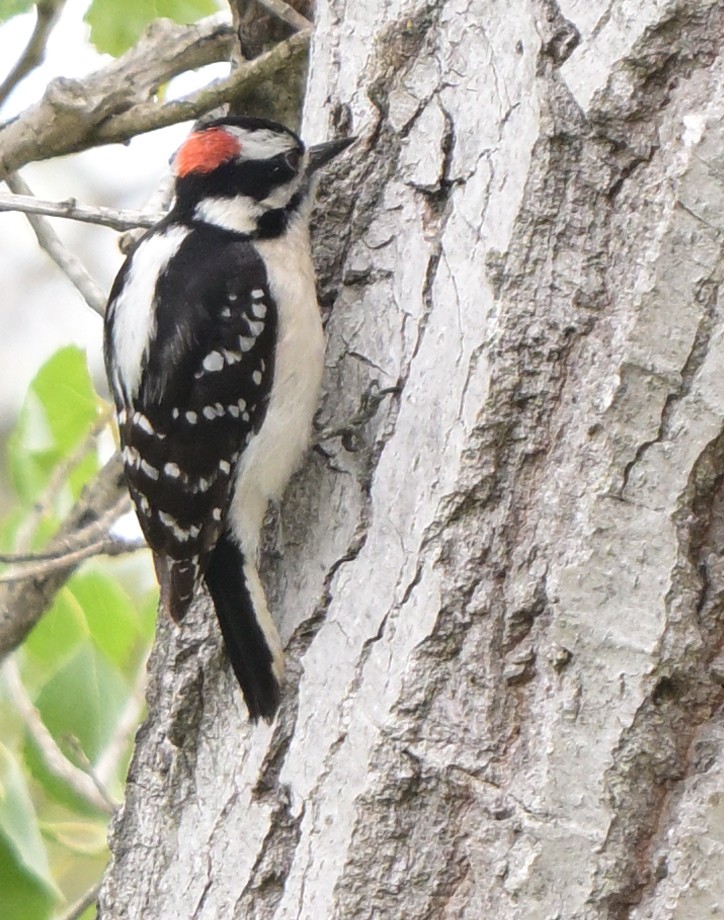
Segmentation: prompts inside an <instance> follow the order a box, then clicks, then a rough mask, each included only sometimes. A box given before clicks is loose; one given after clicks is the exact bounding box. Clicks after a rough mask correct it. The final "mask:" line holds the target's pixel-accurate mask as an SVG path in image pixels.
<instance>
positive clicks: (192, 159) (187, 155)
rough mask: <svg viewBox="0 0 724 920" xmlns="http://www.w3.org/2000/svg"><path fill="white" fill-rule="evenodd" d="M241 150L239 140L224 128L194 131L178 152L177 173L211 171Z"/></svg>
mask: <svg viewBox="0 0 724 920" xmlns="http://www.w3.org/2000/svg"><path fill="white" fill-rule="evenodd" d="M240 150H241V144H240V143H239V141H238V140H237V139H236V138H235V137H233V135H231V134H229V133H228V132H226V131H224V129H223V128H207V129H206V130H205V131H204V130H202V131H194V133H193V134H192V135H191V136H190V137H189V138H188V140H186V141H184V143H183V144H182V145H181V147H180V148H179V151H178V153H177V154H176V159H175V160H174V167H175V170H176V175H177V176H180V177H183V176H188V175H189V173H210V172H211V171H212V170H214V169H216V167H217V166H221V164H222V163H227V162H228V161H229V160H233V159H234V157H235V156H237V155H238V154H239V151H240Z"/></svg>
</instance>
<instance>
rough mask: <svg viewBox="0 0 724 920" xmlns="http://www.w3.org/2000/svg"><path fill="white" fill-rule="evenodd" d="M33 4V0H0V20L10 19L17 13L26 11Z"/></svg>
mask: <svg viewBox="0 0 724 920" xmlns="http://www.w3.org/2000/svg"><path fill="white" fill-rule="evenodd" d="M34 5H35V4H34V3H33V0H0V22H5V20H6V19H12V17H13V16H17V15H18V14H19V13H27V12H28V10H29V9H30V7H31V6H34Z"/></svg>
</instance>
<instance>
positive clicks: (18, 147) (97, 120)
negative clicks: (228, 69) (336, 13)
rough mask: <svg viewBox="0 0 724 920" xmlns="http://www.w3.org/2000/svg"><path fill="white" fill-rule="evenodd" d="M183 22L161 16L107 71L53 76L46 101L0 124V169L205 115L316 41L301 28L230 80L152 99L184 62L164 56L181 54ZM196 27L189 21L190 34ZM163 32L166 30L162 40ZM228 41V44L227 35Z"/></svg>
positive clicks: (294, 60)
mask: <svg viewBox="0 0 724 920" xmlns="http://www.w3.org/2000/svg"><path fill="white" fill-rule="evenodd" d="M200 25H201V24H199V26H200ZM179 28H180V27H177V26H175V25H174V24H172V23H168V22H167V21H166V20H160V21H158V22H157V23H156V24H155V28H151V29H150V32H149V31H148V30H147V32H146V33H145V35H144V36H143V37H142V38H141V39H140V41H139V42H138V44H137V45H136V47H135V48H134V49H133V51H131V52H129V53H128V55H125V56H124V57H123V58H121V59H119V61H117V62H115V63H114V64H112V65H110V66H109V67H108V68H107V69H106V70H104V71H98V72H97V73H95V74H91V76H89V77H88V78H87V79H86V80H85V81H79V80H64V81H63V80H55V81H53V83H51V84H50V86H49V87H48V90H47V91H46V94H45V96H44V98H43V99H42V101H41V102H39V103H38V104H37V105H35V106H33V107H32V108H30V109H28V110H27V111H26V112H25V113H24V114H23V115H21V116H20V117H19V118H18V119H16V120H15V121H13V122H11V123H10V124H8V125H6V126H5V127H4V128H3V129H2V130H0V173H2V172H3V171H5V172H10V171H14V170H16V169H18V168H19V167H20V166H22V165H24V164H25V163H29V162H33V161H35V160H43V159H48V158H50V157H55V156H61V155H64V154H67V153H74V152H77V151H79V150H87V149H88V148H89V147H92V146H95V145H98V144H110V143H124V142H125V141H128V140H130V139H131V138H132V137H135V136H136V135H137V134H143V133H144V132H146V131H153V130H155V129H156V128H162V127H166V126H167V125H171V124H176V123H177V122H180V121H187V120H189V119H193V118H198V117H200V116H201V115H205V114H206V113H207V112H209V111H211V110H212V109H214V108H216V107H217V106H219V105H221V104H222V103H225V102H228V101H229V100H230V99H232V98H237V97H240V98H241V99H243V97H244V95H245V94H247V93H253V92H254V90H255V89H256V88H257V87H258V86H259V85H261V84H262V83H263V82H265V81H267V80H269V79H270V78H271V77H272V75H274V77H275V79H277V78H278V74H279V72H280V70H285V69H288V68H289V67H292V66H296V65H297V64H301V62H302V61H303V59H304V58H305V57H306V53H307V48H308V46H309V33H308V32H299V33H297V34H296V35H293V36H292V37H291V38H290V39H289V40H288V41H286V42H283V43H282V44H280V45H277V46H276V47H275V48H273V49H272V50H271V51H270V52H269V53H268V54H265V55H263V56H262V57H260V58H256V59H255V60H254V61H251V62H249V63H248V64H245V65H244V66H242V67H240V68H239V69H238V70H236V71H234V73H233V74H232V75H231V76H230V77H228V78H227V79H225V80H220V81H217V82H214V83H212V84H211V85H210V86H208V87H205V88H204V89H202V90H200V91H198V92H196V93H193V94H191V95H190V96H188V97H186V98H185V99H180V100H177V101H173V102H169V103H167V104H166V105H159V104H158V103H156V102H149V101H148V99H150V97H151V96H152V95H153V92H154V91H155V89H156V88H157V86H158V85H159V83H160V82H161V80H160V79H159V77H160V74H161V73H162V72H163V73H165V74H166V76H165V78H166V79H168V77H169V76H170V75H172V74H168V73H167V71H168V70H170V69H174V70H175V72H176V73H178V72H180V71H181V70H183V69H185V68H182V67H178V66H177V65H176V66H175V67H174V68H172V67H171V66H170V65H169V62H168V61H165V60H164V56H168V55H170V56H171V59H172V60H174V61H175V59H174V58H173V54H174V53H175V52H174V49H178V46H179V41H178V34H177V33H178V30H179ZM192 28H193V27H191V26H188V27H185V31H184V40H185V41H188V38H189V36H188V34H187V33H188V32H189V31H190V30H191V29H192ZM227 28H228V27H227ZM156 31H160V32H161V35H160V39H159V43H158V45H159V46H158V47H156V45H155V43H156V38H155V32H156ZM165 31H170V32H172V33H173V34H172V38H173V39H174V41H171V40H170V39H168V37H167V36H166V35H165ZM229 31H230V30H229ZM151 39H153V41H151ZM184 47H185V46H184ZM224 48H225V49H226V50H227V51H228V42H227V43H225V44H224ZM149 57H150V58H152V59H153V60H154V61H155V60H156V59H157V58H158V59H160V63H159V64H157V66H156V67H153V66H149V62H148V58H149ZM123 61H126V65H125V67H124V66H122V62H123ZM162 64H165V68H163V67H161V65H162ZM196 66H198V65H196ZM144 68H145V70H149V69H150V70H151V71H152V73H153V74H154V75H155V78H154V79H150V78H149V77H148V76H147V75H146V73H145V72H144Z"/></svg>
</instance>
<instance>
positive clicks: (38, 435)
mask: <svg viewBox="0 0 724 920" xmlns="http://www.w3.org/2000/svg"><path fill="white" fill-rule="evenodd" d="M98 407H99V400H98V397H97V396H96V393H95V391H94V389H93V384H92V382H91V379H90V374H89V373H88V366H87V364H86V360H85V353H84V352H83V351H82V350H81V349H80V348H77V347H76V346H74V345H70V346H68V347H67V348H61V349H60V351H57V352H56V353H55V354H54V355H52V356H51V357H50V358H49V359H48V361H46V363H45V364H44V365H43V366H42V367H41V368H40V370H39V371H38V373H37V374H36V376H35V378H34V380H33V382H32V383H31V384H30V388H29V390H28V393H27V395H26V398H25V402H24V404H23V407H22V409H21V410H20V415H19V417H18V422H17V425H16V427H15V430H14V431H13V433H12V435H11V436H10V438H9V440H8V465H9V468H10V474H11V479H12V482H13V485H14V486H15V489H16V491H17V493H18V495H19V496H20V497H21V498H24V499H25V500H26V501H27V502H33V501H34V500H36V499H37V498H38V497H39V495H40V494H41V493H42V491H43V489H44V488H45V487H46V486H47V484H48V481H49V479H50V476H51V474H52V472H53V471H54V470H55V468H56V467H57V465H58V464H59V463H60V462H62V461H63V460H66V459H68V458H69V457H70V456H71V455H72V454H73V453H74V452H75V451H76V450H77V449H78V448H79V447H80V446H81V444H82V443H83V441H84V440H85V438H87V437H88V434H89V433H90V430H91V427H92V425H93V424H94V423H95V421H96V419H97V417H98ZM95 469H96V466H94V465H93V464H92V463H91V464H90V465H89V466H86V467H84V469H83V474H82V475H85V476H89V475H90V474H91V473H92V472H93V471H94V470H95ZM81 478H82V477H81ZM81 485H82V483H81V482H80V481H79V480H77V481H75V482H74V486H75V490H76V491H78V490H79V489H80V487H81Z"/></svg>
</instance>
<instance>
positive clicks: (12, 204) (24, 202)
mask: <svg viewBox="0 0 724 920" xmlns="http://www.w3.org/2000/svg"><path fill="white" fill-rule="evenodd" d="M0 211H22V212H23V213H24V214H44V215H45V216H46V217H65V218H68V220H78V221H82V222H83V223H88V224H99V225H100V226H101V227H110V228H111V229H112V230H132V229H135V228H136V227H153V225H154V224H156V223H158V221H159V220H161V218H162V217H163V214H162V213H160V212H159V213H153V214H152V213H150V212H148V211H123V210H120V209H118V208H102V207H90V206H88V205H83V204H78V203H77V202H76V200H75V199H74V198H69V199H68V200H67V201H45V200H43V199H42V198H33V197H30V196H28V195H3V194H2V193H1V192H0Z"/></svg>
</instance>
